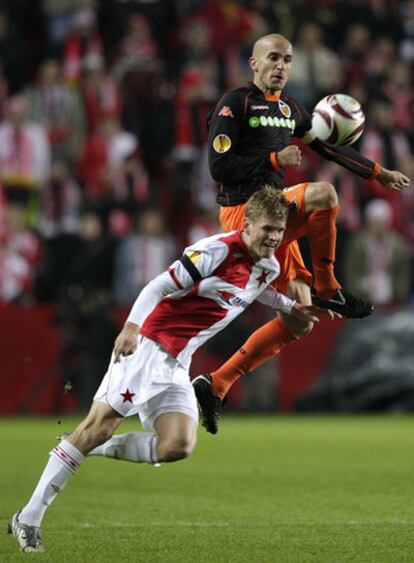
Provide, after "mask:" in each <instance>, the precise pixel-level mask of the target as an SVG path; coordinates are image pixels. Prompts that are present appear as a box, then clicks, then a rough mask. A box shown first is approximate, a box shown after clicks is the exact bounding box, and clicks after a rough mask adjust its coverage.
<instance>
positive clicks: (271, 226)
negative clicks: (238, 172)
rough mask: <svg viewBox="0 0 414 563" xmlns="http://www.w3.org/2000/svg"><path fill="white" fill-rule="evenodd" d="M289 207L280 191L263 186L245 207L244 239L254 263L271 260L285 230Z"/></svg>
mask: <svg viewBox="0 0 414 563" xmlns="http://www.w3.org/2000/svg"><path fill="white" fill-rule="evenodd" d="M288 211H289V210H288V206H287V204H286V202H285V200H284V198H283V194H282V192H281V191H279V190H275V189H274V188H272V187H271V186H264V187H263V188H261V189H260V190H259V191H257V192H255V193H254V194H253V195H252V196H251V197H250V198H249V200H248V201H247V203H246V206H245V219H244V226H243V240H244V243H245V244H246V246H247V249H248V251H249V253H250V255H251V256H252V258H253V259H254V260H260V259H261V258H270V257H271V256H272V255H273V253H274V251H275V249H276V248H277V247H278V246H279V245H280V243H281V242H282V239H283V235H284V232H285V229H286V221H287V217H288Z"/></svg>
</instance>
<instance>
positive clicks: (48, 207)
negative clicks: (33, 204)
mask: <svg viewBox="0 0 414 563" xmlns="http://www.w3.org/2000/svg"><path fill="white" fill-rule="evenodd" d="M81 198H82V194H81V191H80V188H79V185H78V183H77V182H76V180H75V178H74V177H73V176H72V175H71V174H70V172H69V168H68V166H67V165H66V164H65V163H64V162H62V161H55V162H54V163H53V164H52V168H51V171H50V176H49V178H48V180H47V182H46V184H45V187H44V189H43V191H42V196H41V211H40V221H39V231H40V233H41V234H42V236H43V237H44V238H52V237H56V236H58V235H60V234H63V233H66V234H70V233H71V234H77V232H78V229H79V225H80V209H81V203H82V199H81Z"/></svg>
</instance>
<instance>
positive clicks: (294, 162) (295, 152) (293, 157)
mask: <svg viewBox="0 0 414 563" xmlns="http://www.w3.org/2000/svg"><path fill="white" fill-rule="evenodd" d="M301 160H302V152H301V150H300V148H299V147H297V146H296V145H289V146H288V147H286V148H284V149H282V150H281V151H280V152H278V153H277V161H278V163H279V164H280V166H282V167H285V166H299V164H300V161H301Z"/></svg>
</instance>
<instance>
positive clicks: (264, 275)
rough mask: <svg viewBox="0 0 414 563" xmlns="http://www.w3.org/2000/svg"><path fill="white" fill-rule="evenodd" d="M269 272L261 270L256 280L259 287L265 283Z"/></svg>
mask: <svg viewBox="0 0 414 563" xmlns="http://www.w3.org/2000/svg"><path fill="white" fill-rule="evenodd" d="M268 274H269V272H266V270H262V273H261V274H260V276H259V277H258V278H256V279H257V281H258V282H259V287H260V286H261V285H262V283H266V278H267V276H268Z"/></svg>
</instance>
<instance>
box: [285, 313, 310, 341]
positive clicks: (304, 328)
mask: <svg viewBox="0 0 414 563" xmlns="http://www.w3.org/2000/svg"><path fill="white" fill-rule="evenodd" d="M283 320H284V322H285V324H286V326H287V327H288V329H289V330H290V332H292V333H293V334H294V335H295V336H296V337H297V338H302V336H306V335H307V334H309V333H310V332H311V331H312V329H313V323H312V322H311V321H301V320H299V319H296V318H295V317H292V316H284V317H283Z"/></svg>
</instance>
